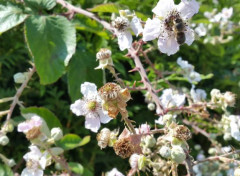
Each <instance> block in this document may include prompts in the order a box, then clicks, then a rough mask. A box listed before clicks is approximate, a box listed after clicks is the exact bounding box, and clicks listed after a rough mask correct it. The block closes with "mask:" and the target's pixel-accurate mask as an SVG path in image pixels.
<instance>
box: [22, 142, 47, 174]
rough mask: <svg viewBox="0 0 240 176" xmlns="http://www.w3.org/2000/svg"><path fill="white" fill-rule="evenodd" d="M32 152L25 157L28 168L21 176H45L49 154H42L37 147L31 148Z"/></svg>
mask: <svg viewBox="0 0 240 176" xmlns="http://www.w3.org/2000/svg"><path fill="white" fill-rule="evenodd" d="M29 148H30V150H31V151H30V152H28V153H27V154H25V155H24V156H23V158H24V160H25V161H26V162H27V167H26V168H25V169H23V171H22V173H21V176H43V170H44V169H45V167H46V165H47V154H48V153H47V152H44V153H42V152H41V151H40V150H39V148H38V147H37V146H34V145H33V146H30V147H29Z"/></svg>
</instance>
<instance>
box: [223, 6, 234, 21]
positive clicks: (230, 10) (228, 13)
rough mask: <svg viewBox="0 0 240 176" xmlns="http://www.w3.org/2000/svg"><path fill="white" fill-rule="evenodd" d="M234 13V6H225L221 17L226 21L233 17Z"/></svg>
mask: <svg viewBox="0 0 240 176" xmlns="http://www.w3.org/2000/svg"><path fill="white" fill-rule="evenodd" d="M232 14H233V8H232V7H230V8H223V9H222V12H221V17H222V19H223V20H224V21H225V20H228V19H229V18H231V16H232Z"/></svg>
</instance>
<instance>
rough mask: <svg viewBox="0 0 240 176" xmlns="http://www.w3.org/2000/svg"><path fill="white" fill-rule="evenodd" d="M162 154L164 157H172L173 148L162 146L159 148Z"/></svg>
mask: <svg viewBox="0 0 240 176" xmlns="http://www.w3.org/2000/svg"><path fill="white" fill-rule="evenodd" d="M159 153H160V155H161V156H162V157H163V158H170V157H171V149H170V148H169V147H167V146H162V147H161V149H160V150H159Z"/></svg>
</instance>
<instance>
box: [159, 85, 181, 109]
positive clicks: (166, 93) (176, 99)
mask: <svg viewBox="0 0 240 176" xmlns="http://www.w3.org/2000/svg"><path fill="white" fill-rule="evenodd" d="M160 101H161V103H162V105H163V107H164V108H173V107H181V106H183V105H184V103H185V95H184V94H179V93H178V92H177V91H174V90H173V89H170V88H169V89H165V90H163V94H162V96H161V97H160ZM157 113H158V112H157Z"/></svg>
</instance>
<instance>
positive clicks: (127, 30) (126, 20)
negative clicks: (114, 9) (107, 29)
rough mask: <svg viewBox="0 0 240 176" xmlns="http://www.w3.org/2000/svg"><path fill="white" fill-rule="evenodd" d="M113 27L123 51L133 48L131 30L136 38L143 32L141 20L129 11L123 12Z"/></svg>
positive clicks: (113, 23)
mask: <svg viewBox="0 0 240 176" xmlns="http://www.w3.org/2000/svg"><path fill="white" fill-rule="evenodd" d="M112 25H113V27H114V29H115V33H116V35H117V37H118V45H119V48H120V50H121V51H123V50H125V49H128V48H131V46H132V40H133V39H132V34H131V30H132V31H133V32H134V34H135V35H136V36H138V35H139V34H140V33H142V31H143V28H142V24H141V22H140V19H139V18H138V17H137V16H136V15H135V14H130V12H129V11H128V10H121V11H120V17H117V18H116V19H115V20H114V21H113V22H112Z"/></svg>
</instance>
